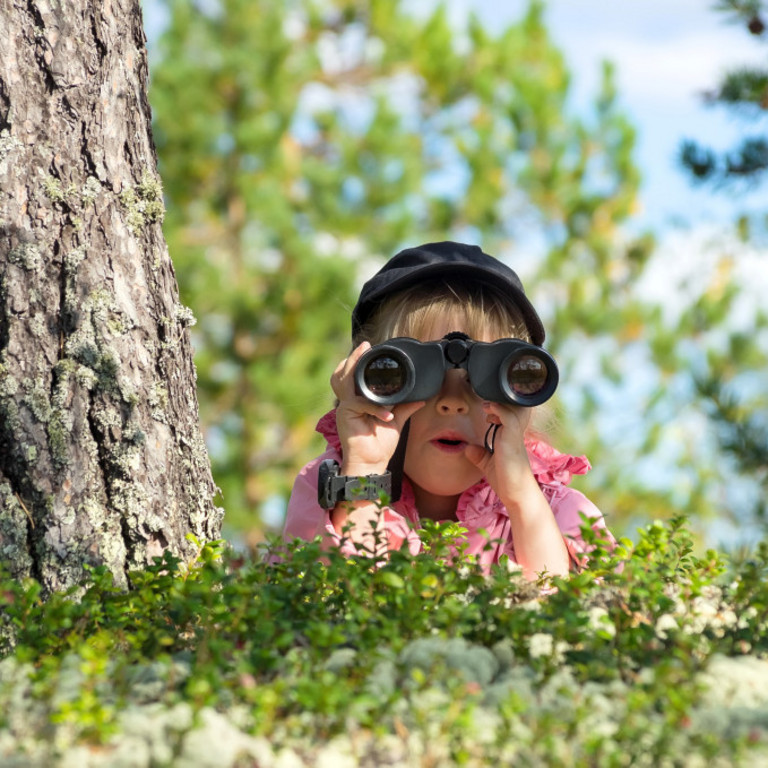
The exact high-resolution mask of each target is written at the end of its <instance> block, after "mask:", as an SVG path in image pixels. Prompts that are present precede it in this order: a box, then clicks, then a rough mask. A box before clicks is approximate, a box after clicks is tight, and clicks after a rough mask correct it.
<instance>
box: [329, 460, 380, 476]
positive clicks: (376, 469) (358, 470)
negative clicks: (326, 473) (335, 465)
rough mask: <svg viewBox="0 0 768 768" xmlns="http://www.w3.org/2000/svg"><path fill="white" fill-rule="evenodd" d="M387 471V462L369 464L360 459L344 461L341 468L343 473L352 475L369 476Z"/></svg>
mask: <svg viewBox="0 0 768 768" xmlns="http://www.w3.org/2000/svg"><path fill="white" fill-rule="evenodd" d="M386 471H387V463H386V462H384V463H383V464H382V463H374V464H369V463H366V462H360V461H342V463H341V468H340V470H339V472H340V474H342V475H350V476H352V477H367V476H368V475H383V474H384V473H385V472H386Z"/></svg>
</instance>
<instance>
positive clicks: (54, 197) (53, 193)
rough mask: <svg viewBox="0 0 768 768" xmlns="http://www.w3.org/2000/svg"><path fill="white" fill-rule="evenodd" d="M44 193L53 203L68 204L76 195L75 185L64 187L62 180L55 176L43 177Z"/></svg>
mask: <svg viewBox="0 0 768 768" xmlns="http://www.w3.org/2000/svg"><path fill="white" fill-rule="evenodd" d="M42 184H43V192H45V196H46V197H47V198H48V199H49V200H50V201H51V202H52V203H68V202H69V198H71V197H72V195H73V194H75V193H76V189H75V187H74V186H73V185H71V184H70V185H69V186H68V187H66V188H65V187H64V185H63V184H62V183H61V180H60V179H57V178H56V177H55V176H50V175H48V176H43V181H42Z"/></svg>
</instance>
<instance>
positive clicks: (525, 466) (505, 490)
mask: <svg viewBox="0 0 768 768" xmlns="http://www.w3.org/2000/svg"><path fill="white" fill-rule="evenodd" d="M483 410H484V411H485V413H486V419H487V422H488V425H489V427H490V426H491V425H497V426H496V429H495V430H492V431H491V432H490V435H489V440H491V441H492V444H493V453H491V452H490V451H488V450H487V449H486V448H485V447H483V446H479V445H473V446H469V447H468V448H467V453H466V455H467V458H468V459H469V460H470V461H471V462H472V463H473V464H475V465H476V466H477V467H478V468H479V469H480V470H481V471H482V473H483V475H484V476H485V478H486V480H488V483H489V484H490V486H491V488H493V490H494V491H495V492H496V495H497V496H498V497H499V498H500V499H501V500H502V502H504V504H505V506H507V507H508V508H509V506H510V505H512V501H513V500H515V499H518V498H520V497H521V496H524V495H525V494H526V493H529V492H531V491H532V490H534V488H535V490H536V491H538V483H537V482H536V479H535V478H534V476H533V472H532V471H531V466H530V464H529V462H528V453H527V451H526V449H525V431H526V429H527V428H528V424H529V422H530V419H531V411H530V409H529V408H523V407H521V406H516V405H502V404H501V403H491V402H484V403H483ZM494 432H495V434H494Z"/></svg>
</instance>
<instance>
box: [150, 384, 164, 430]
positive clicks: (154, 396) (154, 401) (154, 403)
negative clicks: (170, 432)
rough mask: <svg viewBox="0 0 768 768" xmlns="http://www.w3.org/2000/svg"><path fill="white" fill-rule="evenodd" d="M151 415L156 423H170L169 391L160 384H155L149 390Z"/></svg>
mask: <svg viewBox="0 0 768 768" xmlns="http://www.w3.org/2000/svg"><path fill="white" fill-rule="evenodd" d="M148 403H149V408H150V415H151V416H152V418H153V419H154V420H155V421H159V422H161V423H162V424H167V423H168V413H167V411H168V389H167V388H166V386H165V385H164V384H162V383H160V382H155V383H154V384H153V385H152V387H151V388H150V390H149V398H148Z"/></svg>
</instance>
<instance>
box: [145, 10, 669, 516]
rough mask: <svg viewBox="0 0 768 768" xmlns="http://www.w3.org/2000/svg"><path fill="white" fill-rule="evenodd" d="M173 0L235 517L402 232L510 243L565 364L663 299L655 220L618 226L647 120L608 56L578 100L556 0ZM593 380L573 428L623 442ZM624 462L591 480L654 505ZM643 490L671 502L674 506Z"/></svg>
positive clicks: (310, 399) (170, 126)
mask: <svg viewBox="0 0 768 768" xmlns="http://www.w3.org/2000/svg"><path fill="white" fill-rule="evenodd" d="M161 1H162V2H163V5H164V6H165V8H166V10H167V12H168V19H169V22H168V26H167V28H166V29H165V31H164V33H163V35H162V38H161V39H160V41H159V46H158V59H157V61H156V63H155V66H154V68H153V70H152V88H151V94H150V96H151V101H152V104H153V109H154V114H155V138H156V141H157V145H158V151H159V156H160V163H161V172H162V175H163V179H164V185H165V193H166V196H167V210H168V214H167V216H166V220H165V232H166V236H167V239H168V243H169V247H170V249H171V254H172V256H173V259H174V263H175V265H176V268H177V271H178V278H179V284H180V288H181V292H182V296H183V300H184V302H185V303H187V304H188V305H190V306H191V307H192V308H193V309H194V311H195V313H196V315H197V316H198V317H199V324H198V326H197V327H196V329H195V330H196V335H195V343H196V348H197V358H196V360H197V366H198V371H199V389H200V400H201V410H202V418H203V424H204V427H205V429H206V432H207V435H208V442H209V445H210V449H211V456H212V460H213V467H214V476H215V477H216V479H217V482H218V484H219V485H220V487H221V488H222V489H223V491H224V506H225V508H226V510H227V522H228V523H229V524H230V525H234V526H237V527H243V526H246V525H254V524H257V525H258V515H257V511H258V510H263V509H264V505H265V503H267V501H268V499H269V498H270V497H271V496H272V495H273V494H282V495H286V494H287V493H288V491H289V488H290V484H291V483H292V479H293V476H294V474H295V472H296V470H297V469H298V468H299V467H300V466H301V465H302V463H303V462H305V461H306V460H307V459H308V458H310V457H311V456H312V455H314V454H316V453H317V450H318V448H319V447H320V442H319V440H318V439H317V437H316V436H315V435H314V433H313V429H314V424H315V421H316V419H317V417H318V415H320V414H322V413H323V412H324V410H325V409H326V408H327V407H330V406H331V395H330V388H329V387H328V379H329V376H330V374H331V372H332V369H333V367H334V365H335V363H336V361H338V360H339V359H341V357H343V355H344V353H345V351H346V350H347V348H348V344H349V341H348V338H349V309H350V307H351V306H352V304H353V303H354V300H355V296H356V292H357V289H358V287H359V282H360V281H361V280H362V279H364V278H365V277H366V276H368V275H370V274H371V273H372V272H373V271H374V269H375V268H378V266H379V265H380V264H381V263H382V262H383V260H384V259H385V258H386V257H388V256H390V255H391V254H393V253H394V252H395V251H396V250H397V249H398V248H400V247H402V246H404V245H410V244H415V243H418V242H428V241H430V240H442V239H457V240H467V241H473V242H478V243H481V244H482V245H483V246H484V247H485V249H486V250H487V251H488V252H490V253H493V254H494V255H497V256H500V257H504V256H505V255H508V254H509V253H512V252H514V254H515V256H514V266H515V268H516V269H518V271H520V273H521V274H522V275H523V277H524V279H525V282H526V286H527V287H528V288H529V290H530V292H531V293H532V294H533V296H534V300H535V301H536V302H537V304H538V305H539V306H541V309H542V313H543V314H544V316H545V322H546V325H547V328H548V333H549V336H548V342H549V346H550V348H551V349H553V350H554V351H555V352H556V353H557V352H560V353H561V355H562V357H561V360H562V361H563V364H564V366H565V368H566V369H568V367H569V363H568V357H569V355H570V356H571V358H573V357H576V358H578V357H579V355H580V352H581V350H582V347H581V345H580V339H582V338H585V337H587V336H590V335H603V336H606V335H607V336H608V338H609V339H612V340H613V341H612V342H611V343H612V344H614V346H615V345H619V346H621V345H622V344H624V343H625V341H626V340H628V339H633V338H636V337H637V336H638V334H640V333H641V332H642V329H643V328H644V326H645V324H646V323H648V322H651V321H652V320H653V318H654V315H653V313H652V311H651V308H648V307H645V306H644V305H643V304H642V303H640V302H639V301H638V300H636V298H634V297H633V295H632V290H631V289H632V285H633V283H634V281H635V280H636V278H637V276H638V275H639V274H641V272H642V270H643V267H644V265H645V263H646V260H647V258H648V255H649V253H650V251H651V249H652V240H651V238H650V237H647V236H646V237H641V238H639V239H637V240H635V241H632V242H627V241H622V239H621V238H620V237H619V227H620V225H621V224H622V223H623V222H624V221H626V219H627V218H628V217H629V216H630V214H631V212H632V210H633V206H634V205H635V200H636V194H637V189H638V184H639V173H638V170H637V168H636V167H635V165H634V163H633V159H632V152H633V146H634V130H633V128H632V126H631V125H630V124H629V123H628V122H627V120H626V119H625V118H624V117H623V116H622V114H621V113H620V111H619V110H618V109H617V106H616V93H615V89H614V86H613V78H612V71H611V68H610V67H608V66H606V68H605V72H604V78H603V87H602V90H601V93H600V94H599V95H598V98H597V101H596V104H595V107H594V111H593V113H592V114H591V115H590V118H589V120H588V121H587V120H582V119H579V118H578V117H575V116H573V115H572V114H571V108H570V105H569V102H568V99H569V80H570V75H569V71H568V68H567V66H566V64H565V62H564V60H563V57H562V55H561V53H560V52H559V50H558V49H557V47H556V46H555V45H554V44H553V42H552V41H551V39H550V37H549V35H548V34H547V29H546V26H545V21H544V18H543V6H542V4H541V3H540V2H533V3H531V5H530V7H529V9H528V10H527V12H526V13H525V14H524V15H523V16H522V18H521V19H520V20H519V21H518V22H516V23H514V24H512V25H510V26H509V27H507V28H504V29H497V30H493V32H490V31H488V30H487V29H485V28H484V27H483V26H482V25H481V24H480V23H479V21H478V20H476V19H474V18H471V19H470V20H469V21H468V23H467V25H466V27H464V28H458V29H457V28H455V27H454V26H452V25H451V23H450V22H449V18H448V14H447V12H446V10H445V8H444V7H443V6H442V5H438V6H436V7H434V8H433V10H431V11H429V12H427V13H426V14H425V13H417V11H418V10H419V7H415V8H414V6H413V5H412V4H406V3H398V2H393V1H392V0H286V1H285V2H280V3H275V2H272V0H215V1H212V2H203V1H202V0H200V1H199V2H190V0H156V2H161ZM422 7H423V6H422ZM567 337H575V338H576V343H575V346H572V347H570V348H569V349H570V350H571V351H570V352H568V351H567V350H566V348H565V346H564V345H563V344H562V343H561V342H562V340H563V339H565V338H567ZM610 359H611V355H610V354H608V355H606V360H607V369H610ZM566 372H567V371H566ZM590 397H591V395H590V392H589V391H585V392H584V393H582V394H581V395H579V397H577V398H576V401H577V406H578V408H577V410H578V413H579V417H578V418H576V417H574V423H577V424H578V433H579V440H578V441H573V443H572V444H571V445H567V446H566V448H568V449H572V450H573V451H580V450H584V451H587V452H589V453H590V454H591V458H593V460H594V461H595V463H598V462H599V461H600V460H601V457H600V455H599V454H600V452H602V454H603V455H605V454H606V453H610V451H608V452H606V451H605V449H604V448H601V447H600V445H599V435H598V434H597V432H596V430H595V429H594V428H593V427H592V426H591V425H590V424H589V412H588V407H589V403H590ZM581 417H585V418H587V422H586V423H579V418H581ZM562 428H563V430H565V431H566V432H567V430H568V429H569V428H570V424H569V423H568V422H566V421H565V420H563V424H562ZM621 464H626V461H623V462H621V463H618V462H616V463H615V465H614V469H613V470H609V469H605V470H604V473H603V475H602V480H601V482H602V483H603V485H602V490H598V491H594V492H593V489H590V492H591V493H592V495H593V496H595V497H596V500H597V501H598V503H602V504H603V506H604V507H605V508H606V509H610V510H614V511H615V514H614V515H612V519H613V520H617V519H620V518H621V517H622V516H626V515H628V514H630V513H636V511H637V501H636V498H635V497H634V496H633V493H634V490H636V489H634V488H633V487H632V483H630V482H622V483H615V482H612V480H613V478H614V477H615V473H616V472H620V471H621ZM612 473H613V474H612ZM645 494H646V499H647V500H650V501H649V503H652V504H653V505H654V514H655V515H657V516H664V515H665V513H666V512H667V511H669V510H670V509H671V504H670V502H669V500H668V499H667V497H666V496H665V495H664V494H663V493H660V492H657V491H651V490H648V489H645Z"/></svg>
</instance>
